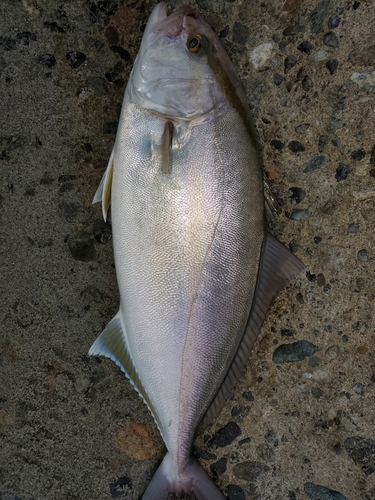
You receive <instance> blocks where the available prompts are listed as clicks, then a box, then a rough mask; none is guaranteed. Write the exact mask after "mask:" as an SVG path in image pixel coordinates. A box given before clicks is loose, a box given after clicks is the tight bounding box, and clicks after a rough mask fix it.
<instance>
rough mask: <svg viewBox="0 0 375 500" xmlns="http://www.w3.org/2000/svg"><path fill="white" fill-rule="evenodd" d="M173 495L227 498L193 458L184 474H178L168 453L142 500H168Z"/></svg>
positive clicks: (215, 499) (205, 499)
mask: <svg viewBox="0 0 375 500" xmlns="http://www.w3.org/2000/svg"><path fill="white" fill-rule="evenodd" d="M171 493H174V494H176V495H181V494H185V495H191V494H194V495H195V497H196V499H197V500H225V496H224V495H223V494H222V493H221V491H220V490H219V488H218V487H217V486H216V484H215V483H214V482H213V481H212V479H211V478H210V477H209V476H208V474H207V473H206V472H205V471H204V470H203V468H202V467H201V466H200V465H199V463H198V462H197V460H196V459H195V458H194V457H193V456H190V458H189V461H188V464H187V466H186V468H185V470H184V472H183V474H178V473H176V467H175V464H174V463H173V459H172V457H171V455H170V453H167V454H166V456H165V457H164V460H163V461H162V463H161V464H160V466H159V468H158V470H157V471H156V472H155V474H154V477H153V478H152V480H151V482H150V484H149V485H148V487H147V490H146V491H145V493H144V495H143V499H142V500H167V499H168V498H169V495H170V494H171Z"/></svg>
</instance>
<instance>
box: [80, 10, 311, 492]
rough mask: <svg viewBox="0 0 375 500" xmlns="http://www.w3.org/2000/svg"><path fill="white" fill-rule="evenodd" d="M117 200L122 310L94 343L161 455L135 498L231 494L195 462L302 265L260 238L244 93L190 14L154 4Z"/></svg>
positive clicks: (258, 178) (116, 160)
mask: <svg viewBox="0 0 375 500" xmlns="http://www.w3.org/2000/svg"><path fill="white" fill-rule="evenodd" d="M96 201H102V207H103V215H104V218H106V215H107V210H108V207H109V204H110V203H111V204H112V209H111V210H112V226H113V246H114V253H115V262H116V273H117V279H118V286H119V290H120V308H119V311H118V313H117V314H116V316H115V317H114V318H113V319H112V321H111V322H110V323H109V324H108V325H107V327H106V328H105V330H104V331H103V332H102V334H101V335H100V336H99V337H98V339H97V340H96V341H95V342H94V344H93V346H92V347H91V349H90V352H89V354H91V355H102V356H107V357H109V358H111V359H112V360H113V361H114V362H115V363H117V364H118V366H119V367H120V368H121V369H122V370H123V371H124V372H125V374H126V376H127V377H128V378H129V380H130V381H131V383H132V384H133V386H134V387H135V389H136V390H137V391H138V393H139V394H140V396H141V397H142V398H143V400H144V401H145V403H146V404H147V405H148V407H149V409H150V411H151V413H152V415H153V417H154V419H155V422H156V424H157V426H158V428H159V430H160V433H161V435H162V437H163V440H164V442H165V444H166V447H167V450H168V452H167V454H166V456H165V458H164V460H163V462H162V463H161V465H160V467H159V469H158V470H157V472H156V473H155V475H154V477H153V479H152V481H151V482H150V484H149V486H148V488H147V490H146V492H145V494H144V496H143V499H144V500H163V499H167V497H168V495H169V494H170V493H175V494H194V495H195V496H196V498H197V499H198V500H219V499H221V500H223V499H224V498H225V497H224V496H223V494H222V493H221V492H220V490H219V489H218V488H217V486H216V485H215V484H214V483H213V481H212V480H211V479H210V478H209V476H208V475H207V474H206V472H205V471H204V470H203V468H201V466H200V465H199V464H198V462H197V461H196V459H194V457H193V456H192V454H191V450H192V444H193V440H194V436H195V435H196V433H197V432H198V431H199V430H200V429H202V428H203V427H204V426H206V425H207V424H208V423H210V422H211V421H212V420H213V419H214V418H215V416H216V415H217V414H218V413H219V412H220V410H221V408H222V406H223V404H224V403H225V401H226V399H227V397H228V395H229V394H230V392H231V390H232V388H233V386H234V385H235V384H236V382H237V380H238V379H239V377H240V376H241V373H242V372H243V369H244V367H245V364H246V362H247V359H248V357H249V354H250V351H251V349H252V347H253V345H254V342H255V341H256V339H257V337H258V334H259V331H260V328H261V325H262V323H263V321H264V318H265V316H266V314H267V310H268V308H269V306H270V304H271V302H272V301H273V300H274V298H275V297H276V295H277V294H278V293H279V292H280V290H281V289H282V288H283V287H284V286H285V285H286V284H287V283H289V282H290V281H291V280H292V279H293V278H294V277H295V276H296V275H297V274H299V273H301V272H302V271H303V270H304V269H305V266H304V265H303V264H302V263H301V262H300V261H299V260H298V259H297V258H296V257H294V256H293V255H292V253H291V252H290V251H289V250H288V249H287V248H285V247H284V246H283V245H282V244H281V243H279V242H278V241H277V240H276V239H275V238H273V237H272V236H270V235H269V234H268V233H267V229H266V217H265V199H264V194H263V174H262V164H261V160H260V157H259V154H258V150H257V144H256V139H255V134H254V131H253V125H252V122H251V117H250V112H249V108H248V106H247V104H246V98H245V95H244V93H243V90H242V89H241V87H240V85H239V83H238V80H237V79H236V76H235V74H234V70H233V68H232V65H231V63H230V60H229V58H228V56H227V55H226V53H225V51H224V49H223V48H222V46H221V44H220V42H219V40H218V38H217V36H216V35H215V34H214V32H213V31H212V29H211V28H210V27H209V26H208V24H207V23H206V22H205V21H204V20H203V19H202V18H201V17H199V15H198V14H197V13H196V12H195V11H194V10H193V9H192V8H191V7H189V6H186V5H185V6H182V7H181V8H179V9H178V10H176V11H175V12H174V13H172V14H171V15H169V16H168V15H167V9H166V5H165V4H164V3H161V4H159V5H157V6H156V7H155V9H154V10H153V12H152V14H151V17H150V19H149V21H148V24H147V26H146V29H145V32H144V36H143V39H142V43H141V47H140V51H139V54H138V56H137V58H136V60H135V63H134V67H133V70H132V73H131V75H130V78H129V82H128V85H127V88H126V91H125V96H124V101H123V106H122V112H121V117H120V121H119V128H118V132H117V137H116V142H115V145H114V148H113V152H112V155H111V158H110V161H109V165H108V167H107V170H106V172H105V174H104V177H103V179H102V182H101V184H100V186H99V188H98V191H97V193H96V195H95V198H94V202H96Z"/></svg>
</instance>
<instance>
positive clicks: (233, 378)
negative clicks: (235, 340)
mask: <svg viewBox="0 0 375 500" xmlns="http://www.w3.org/2000/svg"><path fill="white" fill-rule="evenodd" d="M306 270H307V268H306V266H305V265H304V264H303V263H302V262H301V261H300V260H299V259H298V258H297V257H296V256H295V255H293V254H292V252H291V251H290V250H289V249H288V248H286V247H285V246H284V245H283V244H282V243H280V242H279V241H278V240H277V239H276V238H275V237H274V236H272V235H271V234H267V236H266V238H265V244H264V250H263V255H262V259H261V266H260V269H259V272H258V280H257V286H256V290H255V294H254V299H253V304H252V307H251V311H250V315H249V319H248V322H247V325H246V328H245V332H244V334H243V337H242V340H241V342H240V345H239V347H238V349H237V352H236V355H235V357H234V359H233V361H232V364H231V366H230V368H229V370H228V372H227V374H226V377H225V379H224V380H223V382H222V384H221V386H220V388H219V390H218V391H217V393H216V395H215V397H214V398H213V400H212V403H211V405H210V406H209V408H208V410H207V412H206V414H205V415H204V417H203V418H202V420H201V423H200V425H199V428H198V431H197V433H199V432H200V431H202V430H203V429H204V428H205V427H206V426H207V425H209V424H210V423H211V422H212V421H213V420H214V419H215V418H216V416H217V415H218V414H219V413H220V411H221V409H222V407H223V406H224V404H225V402H226V401H227V399H228V397H229V396H230V393H231V391H232V389H233V387H234V386H235V385H236V383H237V382H238V380H239V379H240V377H241V375H242V373H243V371H244V369H245V366H246V363H247V360H248V358H249V356H250V353H251V351H252V349H253V347H254V344H255V342H256V340H257V338H258V336H259V333H260V330H261V327H262V324H263V322H264V320H265V318H266V316H267V312H268V309H269V308H270V306H271V304H272V302H273V301H274V300H275V298H276V297H277V295H278V294H279V293H280V292H281V290H282V289H283V288H284V287H286V286H287V285H288V284H289V283H290V282H291V281H293V279H294V278H296V277H297V276H298V275H299V274H301V273H302V272H303V271H306Z"/></svg>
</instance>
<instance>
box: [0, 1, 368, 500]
mask: <svg viewBox="0 0 375 500" xmlns="http://www.w3.org/2000/svg"><path fill="white" fill-rule="evenodd" d="M167 3H168V7H169V8H170V10H172V9H174V8H175V7H176V6H177V5H179V2H178V1H174V0H171V1H169V2H167ZM190 3H191V4H192V5H194V6H197V7H198V8H199V9H200V10H201V12H202V13H203V14H204V15H205V17H206V18H207V19H208V21H209V22H210V23H211V25H212V26H213V27H214V29H215V30H216V31H217V33H220V36H221V38H222V41H223V43H224V45H225V47H226V49H227V51H228V53H229V54H230V57H231V58H232V60H233V62H234V65H235V68H236V71H237V74H238V76H239V78H240V79H241V81H242V82H243V84H244V87H245V89H246V92H247V95H248V98H249V102H250V103H251V105H252V108H253V112H254V117H255V121H256V126H257V130H258V132H259V136H260V142H261V144H262V146H263V156H264V162H265V168H266V171H267V174H268V177H269V179H270V182H271V186H272V189H273V191H274V193H275V195H276V197H277V198H278V200H279V202H280V205H281V213H280V215H279V216H278V218H277V220H275V221H274V222H273V223H272V228H271V230H272V232H273V234H275V235H276V236H277V237H278V238H279V239H280V240H281V241H282V242H284V243H285V244H287V245H289V246H290V247H291V249H292V250H293V252H294V253H295V254H296V255H298V256H299V257H300V258H301V259H302V260H303V261H304V262H305V263H306V265H307V266H308V268H309V272H308V273H307V275H303V276H302V277H301V278H299V279H298V280H297V281H296V282H295V284H293V285H291V286H290V287H289V288H288V289H287V290H286V291H284V292H283V293H282V294H281V295H280V296H279V298H278V299H277V300H276V303H275V304H274V306H273V307H272V309H271V311H270V313H269V316H268V319H267V321H266V323H265V325H264V327H263V332H262V336H261V338H260V342H259V343H258V345H257V347H256V349H255V350H254V352H253V354H252V356H251V359H250V361H249V364H248V367H247V370H246V373H245V374H244V377H243V379H242V380H241V382H240V384H239V385H238V387H237V389H236V391H235V393H234V396H233V398H232V399H231V400H230V401H228V403H227V405H226V407H225V408H224V410H223V411H222V413H221V415H220V416H219V418H218V419H217V420H216V421H215V423H214V424H213V425H212V427H211V428H209V429H207V431H206V432H205V433H204V434H203V435H201V436H200V437H199V438H198V440H197V442H196V454H197V455H198V456H199V457H200V461H201V463H202V464H203V466H204V467H205V468H206V470H208V471H209V473H210V474H211V475H212V476H213V477H215V478H216V482H217V484H218V485H219V486H220V488H221V489H222V490H223V491H224V492H226V495H227V497H228V499H229V500H244V499H249V500H255V499H256V500H284V499H286V500H288V499H289V500H305V499H312V500H340V499H341V500H343V499H345V498H346V499H348V500H374V499H375V409H374V403H375V347H374V345H375V333H374V313H375V310H374V309H375V308H374V305H375V280H374V276H375V240H374V232H375V136H374V126H375V45H374V43H375V42H374V26H375V7H374V4H373V2H372V1H370V0H367V1H366V0H361V1H354V0H321V1H320V2H319V1H318V0H286V1H282V0H264V1H263V2H262V1H261V0H250V1H245V0H244V1H242V2H241V1H239V0H234V1H230V0H228V1H225V0H196V3H195V2H194V1H191V2H190ZM196 4H197V5H196ZM153 6H154V2H151V1H142V0H129V1H127V0H118V1H116V0H100V1H97V0H75V1H73V0H60V1H59V2H58V1H55V0H0V145H1V149H0V215H1V226H0V243H1V245H0V252H1V257H0V266H1V280H0V287H1V291H2V300H1V306H0V319H1V327H0V328H1V334H0V347H1V358H0V364H1V371H0V380H1V384H0V435H1V443H0V450H1V451H0V498H1V499H2V500H16V499H17V500H30V499H33V500H42V499H53V500H68V499H69V500H73V499H74V500H77V499H78V500H81V499H86V498H89V499H91V500H104V499H111V498H124V499H125V498H126V499H127V498H129V499H134V500H135V499H138V498H141V495H142V493H143V491H144V490H145V488H146V486H147V484H148V482H149V480H150V478H151V476H152V474H153V472H154V470H155V468H156V466H157V465H158V463H159V462H160V460H161V459H162V457H163V455H164V453H165V449H164V446H163V443H162V440H161V438H160V437H159V434H158V431H157V429H156V427H155V425H154V423H153V421H152V418H151V416H150V414H149V412H148V410H147V408H146V406H145V405H144V404H143V403H142V401H141V400H140V398H139V397H138V396H137V395H136V393H135V392H134V391H133V389H132V387H131V385H130V383H129V382H128V381H127V380H126V379H125V377H124V376H123V375H122V373H121V372H120V370H119V369H118V368H117V367H116V366H115V365H114V364H113V363H112V362H111V361H109V360H104V359H95V358H89V357H88V356H87V352H88V349H89V347H90V345H91V344H92V342H93V341H94V339H95V338H96V336H97V335H98V334H99V333H100V331H101V330H102V328H103V327H104V326H105V325H106V323H107V322H108V321H109V320H110V319H111V318H112V316H113V315H114V314H115V313H116V311H117V307H118V292H117V285H116V278H115V270H114V265H113V254H112V244H111V240H110V238H111V227H110V224H104V223H103V222H102V220H101V210H100V207H99V206H98V205H96V206H92V205H91V200H92V198H93V195H94V193H95V190H96V187H97V185H98V184H99V181H100V179H101V176H102V174H103V172H104V169H105V166H106V162H107V160H108V158H109V155H110V152H111V148H112V145H113V142H114V138H115V131H116V126H117V121H118V118H119V112H120V106H121V101H122V96H123V92H124V90H125V85H126V81H127V78H128V76H129V72H130V69H131V67H132V62H133V61H134V58H135V56H136V54H137V51H138V48H139V44H140V40H141V36H142V28H143V26H144V24H145V22H146V20H147V18H148V16H149V13H150V11H151V10H152V7H153Z"/></svg>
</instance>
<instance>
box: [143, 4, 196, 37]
mask: <svg viewBox="0 0 375 500" xmlns="http://www.w3.org/2000/svg"><path fill="white" fill-rule="evenodd" d="M155 11H156V12H155ZM154 12H155V17H154V19H155V21H154V22H153V23H152V26H150V32H151V31H152V33H154V34H160V33H163V34H164V35H166V36H167V37H168V38H177V37H178V36H180V35H181V34H182V33H183V32H187V33H188V34H190V32H191V30H192V28H193V25H194V19H196V18H197V17H198V15H197V13H196V12H195V10H194V9H193V8H192V7H190V5H182V6H181V7H180V8H178V9H177V10H175V11H174V12H172V13H171V14H170V15H169V16H168V15H167V6H166V4H165V3H164V2H163V3H159V4H158V5H157V6H156V7H155V9H154V10H153V12H152V16H154ZM150 21H151V19H150Z"/></svg>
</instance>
